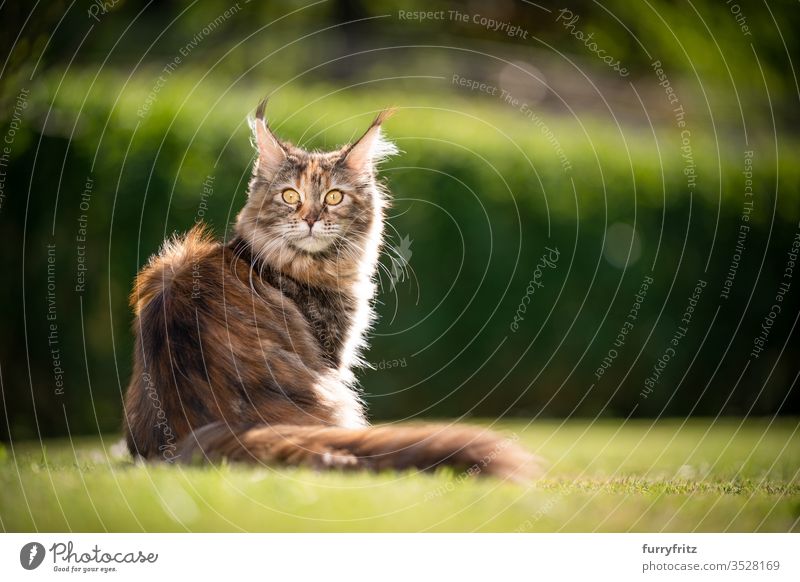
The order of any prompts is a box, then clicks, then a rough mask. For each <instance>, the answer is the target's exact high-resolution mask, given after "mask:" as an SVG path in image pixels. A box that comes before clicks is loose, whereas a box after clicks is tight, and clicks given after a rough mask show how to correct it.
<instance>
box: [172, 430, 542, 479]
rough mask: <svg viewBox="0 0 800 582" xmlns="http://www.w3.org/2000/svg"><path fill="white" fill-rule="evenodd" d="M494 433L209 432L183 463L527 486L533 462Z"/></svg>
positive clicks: (195, 437) (191, 443) (196, 436)
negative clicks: (404, 474)
mask: <svg viewBox="0 0 800 582" xmlns="http://www.w3.org/2000/svg"><path fill="white" fill-rule="evenodd" d="M515 440H516V439H515V438H513V437H512V438H504V437H502V436H500V435H498V434H496V433H494V432H491V431H489V430H485V429H481V428H477V427H468V426H441V425H420V426H416V425H410V426H376V427H365V428H355V429H351V428H340V427H331V426H290V425H277V426H267V425H263V426H261V425H260V426H247V427H232V426H230V425H228V424H225V423H224V422H216V423H213V424H209V425H206V426H204V427H202V428H200V429H199V430H196V431H194V432H193V433H192V434H191V435H189V436H188V437H187V438H186V439H184V440H183V442H182V446H181V450H180V457H179V459H180V460H181V462H192V461H198V460H205V461H212V462H213V461H216V460H220V459H223V458H224V459H228V460H231V461H246V462H261V463H274V464H280V465H302V466H309V467H314V468H320V469H322V468H340V469H368V470H372V471H381V470H385V469H395V470H403V469H411V468H416V469H418V470H421V471H427V470H432V469H435V468H436V467H439V466H443V465H448V466H453V467H456V468H459V469H463V470H464V471H466V472H467V473H468V474H469V475H491V476H494V477H499V478H502V479H513V480H515V481H526V480H528V479H530V478H532V477H533V476H535V474H536V472H537V462H536V459H535V457H533V455H531V454H530V453H528V452H527V451H525V450H524V449H523V448H522V447H520V446H519V445H517V443H516V442H515Z"/></svg>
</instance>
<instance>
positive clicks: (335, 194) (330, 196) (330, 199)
mask: <svg viewBox="0 0 800 582" xmlns="http://www.w3.org/2000/svg"><path fill="white" fill-rule="evenodd" d="M343 197H344V196H343V194H342V193H341V192H339V190H331V191H330V192H328V193H327V194H325V203H326V204H330V205H331V206H336V205H337V204H339V202H341V201H342V198H343Z"/></svg>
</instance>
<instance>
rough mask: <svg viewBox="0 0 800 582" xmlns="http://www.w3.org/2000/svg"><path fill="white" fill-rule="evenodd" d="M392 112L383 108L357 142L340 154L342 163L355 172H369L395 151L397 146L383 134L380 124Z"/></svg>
mask: <svg viewBox="0 0 800 582" xmlns="http://www.w3.org/2000/svg"><path fill="white" fill-rule="evenodd" d="M393 114H394V109H393V108H389V109H384V110H383V111H381V112H380V113H379V114H378V117H376V118H375V121H373V122H372V125H370V126H369V129H367V131H366V133H364V135H362V136H361V139H359V140H358V141H357V142H355V143H354V144H353V145H351V146H349V147H347V148H346V149H345V151H344V153H343V154H342V159H343V161H344V164H345V165H346V166H347V167H348V168H350V169H351V170H355V171H357V172H371V171H372V170H374V169H375V167H376V166H377V165H378V164H379V163H380V162H381V161H383V160H385V159H386V158H388V157H389V156H392V155H394V154H396V153H397V147H396V146H395V145H394V144H393V143H392V142H390V141H389V140H387V139H386V138H385V137H384V136H383V130H382V129H381V124H382V123H383V122H384V121H386V120H387V119H389V117H391V116H392V115H393Z"/></svg>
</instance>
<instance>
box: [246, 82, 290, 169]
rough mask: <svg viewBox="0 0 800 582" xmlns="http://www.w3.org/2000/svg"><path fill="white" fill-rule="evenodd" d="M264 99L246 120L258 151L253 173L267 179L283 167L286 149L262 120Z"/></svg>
mask: <svg viewBox="0 0 800 582" xmlns="http://www.w3.org/2000/svg"><path fill="white" fill-rule="evenodd" d="M267 100H268V98H267V97H265V98H264V99H262V100H261V102H260V103H259V104H258V107H256V111H255V114H254V115H253V116H251V117H250V118H249V119H248V122H249V124H250V129H251V130H252V132H253V141H254V142H255V146H256V150H257V151H258V159H257V161H256V167H255V168H254V173H261V174H263V175H264V176H265V177H267V178H271V177H272V176H273V175H274V174H275V173H276V172H277V171H278V170H279V169H280V167H281V165H283V162H284V161H285V160H286V156H287V153H286V148H285V147H284V145H283V144H282V143H281V141H280V140H279V139H278V138H277V137H275V134H273V133H272V130H270V128H269V124H268V123H267V121H266V119H265V118H264V113H265V111H266V109H267Z"/></svg>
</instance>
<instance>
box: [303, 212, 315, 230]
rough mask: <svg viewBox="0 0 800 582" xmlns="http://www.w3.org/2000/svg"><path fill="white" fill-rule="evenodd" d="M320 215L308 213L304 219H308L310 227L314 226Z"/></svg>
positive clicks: (307, 222)
mask: <svg viewBox="0 0 800 582" xmlns="http://www.w3.org/2000/svg"><path fill="white" fill-rule="evenodd" d="M317 219H318V217H317V216H314V215H313V214H309V215H307V216H306V217H305V218H304V219H303V220H305V221H306V224H307V225H308V228H314V223H315V222H316V221H317Z"/></svg>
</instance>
